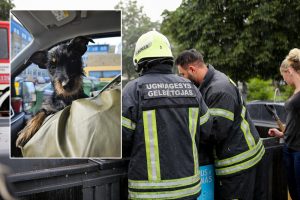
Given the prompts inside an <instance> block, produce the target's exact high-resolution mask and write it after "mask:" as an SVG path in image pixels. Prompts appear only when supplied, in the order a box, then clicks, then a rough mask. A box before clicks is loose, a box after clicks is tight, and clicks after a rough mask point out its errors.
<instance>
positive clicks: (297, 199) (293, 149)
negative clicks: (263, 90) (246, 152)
mask: <svg viewBox="0 0 300 200" xmlns="http://www.w3.org/2000/svg"><path fill="white" fill-rule="evenodd" d="M280 73H281V75H282V77H283V79H284V81H285V82H286V83H287V84H288V85H291V86H292V87H293V88H294V89H295V90H294V94H293V95H292V96H291V97H290V98H289V99H288V101H287V102H286V103H285V109H286V111H287V118H286V128H285V130H284V132H281V131H279V130H277V129H274V128H272V129H270V130H269V135H270V136H275V137H280V138H281V137H283V138H284V140H285V146H284V163H285V167H286V172H287V175H288V186H289V192H290V195H291V197H292V199H293V200H300V49H297V48H295V49H292V50H291V51H290V52H289V54H288V55H287V56H286V58H285V60H284V61H283V62H282V64H281V66H280Z"/></svg>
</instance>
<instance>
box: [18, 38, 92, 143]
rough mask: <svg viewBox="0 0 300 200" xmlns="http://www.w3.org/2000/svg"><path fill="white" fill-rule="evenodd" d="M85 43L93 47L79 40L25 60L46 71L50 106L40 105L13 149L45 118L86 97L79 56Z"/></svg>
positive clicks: (36, 53) (85, 40)
mask: <svg viewBox="0 0 300 200" xmlns="http://www.w3.org/2000/svg"><path fill="white" fill-rule="evenodd" d="M89 42H93V43H94V41H93V40H91V39H89V38H86V37H83V36H79V37H76V38H74V39H73V40H71V41H70V42H69V43H68V44H60V45H58V46H56V47H53V48H52V49H50V50H49V51H37V52H35V53H34V54H33V55H32V56H31V57H30V58H29V60H28V61H29V62H31V63H34V64H37V65H38V66H39V67H40V68H42V69H48V72H49V74H50V78H51V83H52V85H53V87H54V93H53V95H52V98H51V100H50V102H49V103H47V104H46V105H43V106H42V108H41V110H40V111H38V112H37V114H36V115H35V116H34V117H33V118H32V119H31V120H30V121H28V123H27V124H26V127H25V128H24V129H23V130H22V131H21V132H20V133H19V136H18V139H17V141H16V145H17V147H23V146H24V145H25V144H26V143H27V142H28V140H29V139H30V138H32V136H33V135H34V134H35V133H36V132H37V131H38V130H39V128H40V127H41V125H42V123H43V121H44V119H45V118H46V117H47V116H48V115H50V114H53V113H56V112H57V111H59V110H62V109H63V108H64V107H66V106H68V105H70V104H71V103H72V101H74V100H76V99H80V98H85V97H87V96H86V95H85V94H84V92H83V87H82V76H83V75H84V73H83V69H82V59H81V56H82V55H83V54H84V53H85V52H86V50H87V44H88V43H89Z"/></svg>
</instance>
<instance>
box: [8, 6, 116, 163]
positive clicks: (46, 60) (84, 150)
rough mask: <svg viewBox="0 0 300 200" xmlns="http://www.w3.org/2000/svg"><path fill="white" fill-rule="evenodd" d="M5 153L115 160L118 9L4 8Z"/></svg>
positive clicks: (31, 156)
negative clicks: (7, 13) (7, 49)
mask: <svg viewBox="0 0 300 200" xmlns="http://www.w3.org/2000/svg"><path fill="white" fill-rule="evenodd" d="M10 27H11V32H10V33H11V86H12V87H11V107H12V113H11V115H12V117H11V138H10V146H11V148H10V157H11V158H87V157H93V158H112V159H114V158H115V159H117V158H121V117H120V116H121V74H122V70H121V68H122V66H121V56H122V53H121V52H122V45H121V43H122V38H121V10H108V11H106V10H105V11H104V10H103V11H86V10H85V11H71V10H69V11H60V10H55V11H45V10H44V11H22V10H12V11H11V20H10Z"/></svg>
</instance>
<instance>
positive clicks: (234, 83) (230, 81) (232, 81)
mask: <svg viewBox="0 0 300 200" xmlns="http://www.w3.org/2000/svg"><path fill="white" fill-rule="evenodd" d="M228 79H229V81H230V82H231V83H232V84H233V85H234V86H235V87H237V85H236V83H235V82H234V81H233V80H232V79H231V78H229V77H228Z"/></svg>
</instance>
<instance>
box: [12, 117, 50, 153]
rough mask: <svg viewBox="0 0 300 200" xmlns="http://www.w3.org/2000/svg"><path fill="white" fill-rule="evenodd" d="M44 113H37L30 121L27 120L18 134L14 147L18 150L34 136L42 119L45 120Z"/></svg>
mask: <svg viewBox="0 0 300 200" xmlns="http://www.w3.org/2000/svg"><path fill="white" fill-rule="evenodd" d="M46 116H47V115H46V113H45V112H39V113H37V114H36V115H35V116H34V117H33V118H32V119H31V120H29V121H28V122H27V124H26V126H25V128H24V129H23V130H21V131H20V132H19V136H18V139H17V141H16V146H17V147H19V148H22V147H24V145H25V144H26V143H27V142H28V141H29V140H30V139H31V138H32V137H33V136H34V134H35V133H36V132H37V131H38V130H39V129H40V127H41V125H42V123H43V121H44V119H45V118H46Z"/></svg>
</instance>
